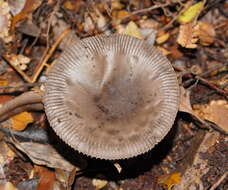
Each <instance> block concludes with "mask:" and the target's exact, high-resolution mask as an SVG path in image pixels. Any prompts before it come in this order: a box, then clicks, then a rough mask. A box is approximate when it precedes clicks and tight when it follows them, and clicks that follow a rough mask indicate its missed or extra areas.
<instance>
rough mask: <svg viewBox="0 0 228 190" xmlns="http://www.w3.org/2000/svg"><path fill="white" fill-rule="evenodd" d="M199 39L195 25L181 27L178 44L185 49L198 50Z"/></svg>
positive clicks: (188, 24)
mask: <svg viewBox="0 0 228 190" xmlns="http://www.w3.org/2000/svg"><path fill="white" fill-rule="evenodd" d="M197 41H198V38H197V36H196V34H195V33H194V29H193V23H191V22H190V23H187V24H182V25H180V29H179V34H178V37H177V43H179V44H180V45H181V46H182V47H185V48H191V49H192V48H196V47H197V45H196V42H197Z"/></svg>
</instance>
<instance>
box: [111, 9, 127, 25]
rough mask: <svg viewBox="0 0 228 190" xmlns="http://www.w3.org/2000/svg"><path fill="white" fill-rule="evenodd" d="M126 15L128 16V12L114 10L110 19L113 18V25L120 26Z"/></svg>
mask: <svg viewBox="0 0 228 190" xmlns="http://www.w3.org/2000/svg"><path fill="white" fill-rule="evenodd" d="M127 15H129V12H128V11H126V10H121V11H119V10H114V11H112V18H113V24H114V25H117V24H120V22H121V21H122V19H123V18H125V17H126V16H127Z"/></svg>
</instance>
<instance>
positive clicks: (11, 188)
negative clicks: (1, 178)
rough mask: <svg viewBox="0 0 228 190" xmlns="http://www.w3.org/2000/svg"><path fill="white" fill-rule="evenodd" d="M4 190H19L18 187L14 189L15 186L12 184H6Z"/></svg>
mask: <svg viewBox="0 0 228 190" xmlns="http://www.w3.org/2000/svg"><path fill="white" fill-rule="evenodd" d="M4 190H17V188H16V187H14V185H13V184H12V183H11V182H9V181H8V182H6V184H5V187H4Z"/></svg>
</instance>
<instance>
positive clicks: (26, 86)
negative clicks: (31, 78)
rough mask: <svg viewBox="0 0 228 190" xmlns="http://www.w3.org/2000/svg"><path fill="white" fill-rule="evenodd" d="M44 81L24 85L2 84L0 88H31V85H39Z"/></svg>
mask: <svg viewBox="0 0 228 190" xmlns="http://www.w3.org/2000/svg"><path fill="white" fill-rule="evenodd" d="M41 84H42V82H35V83H32V84H31V83H24V84H22V85H19V86H0V89H9V88H10V89H13V90H15V89H18V88H30V87H34V86H39V85H41Z"/></svg>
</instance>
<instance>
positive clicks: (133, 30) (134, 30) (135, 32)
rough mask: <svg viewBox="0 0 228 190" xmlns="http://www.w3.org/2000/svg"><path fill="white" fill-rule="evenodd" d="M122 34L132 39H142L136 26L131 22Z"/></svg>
mask: <svg viewBox="0 0 228 190" xmlns="http://www.w3.org/2000/svg"><path fill="white" fill-rule="evenodd" d="M124 34H127V35H129V36H133V37H136V38H139V39H142V38H143V36H142V34H141V33H140V30H139V28H138V26H137V25H136V24H135V23H134V22H133V21H131V22H129V23H128V24H127V27H126V28H125V31H124Z"/></svg>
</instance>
